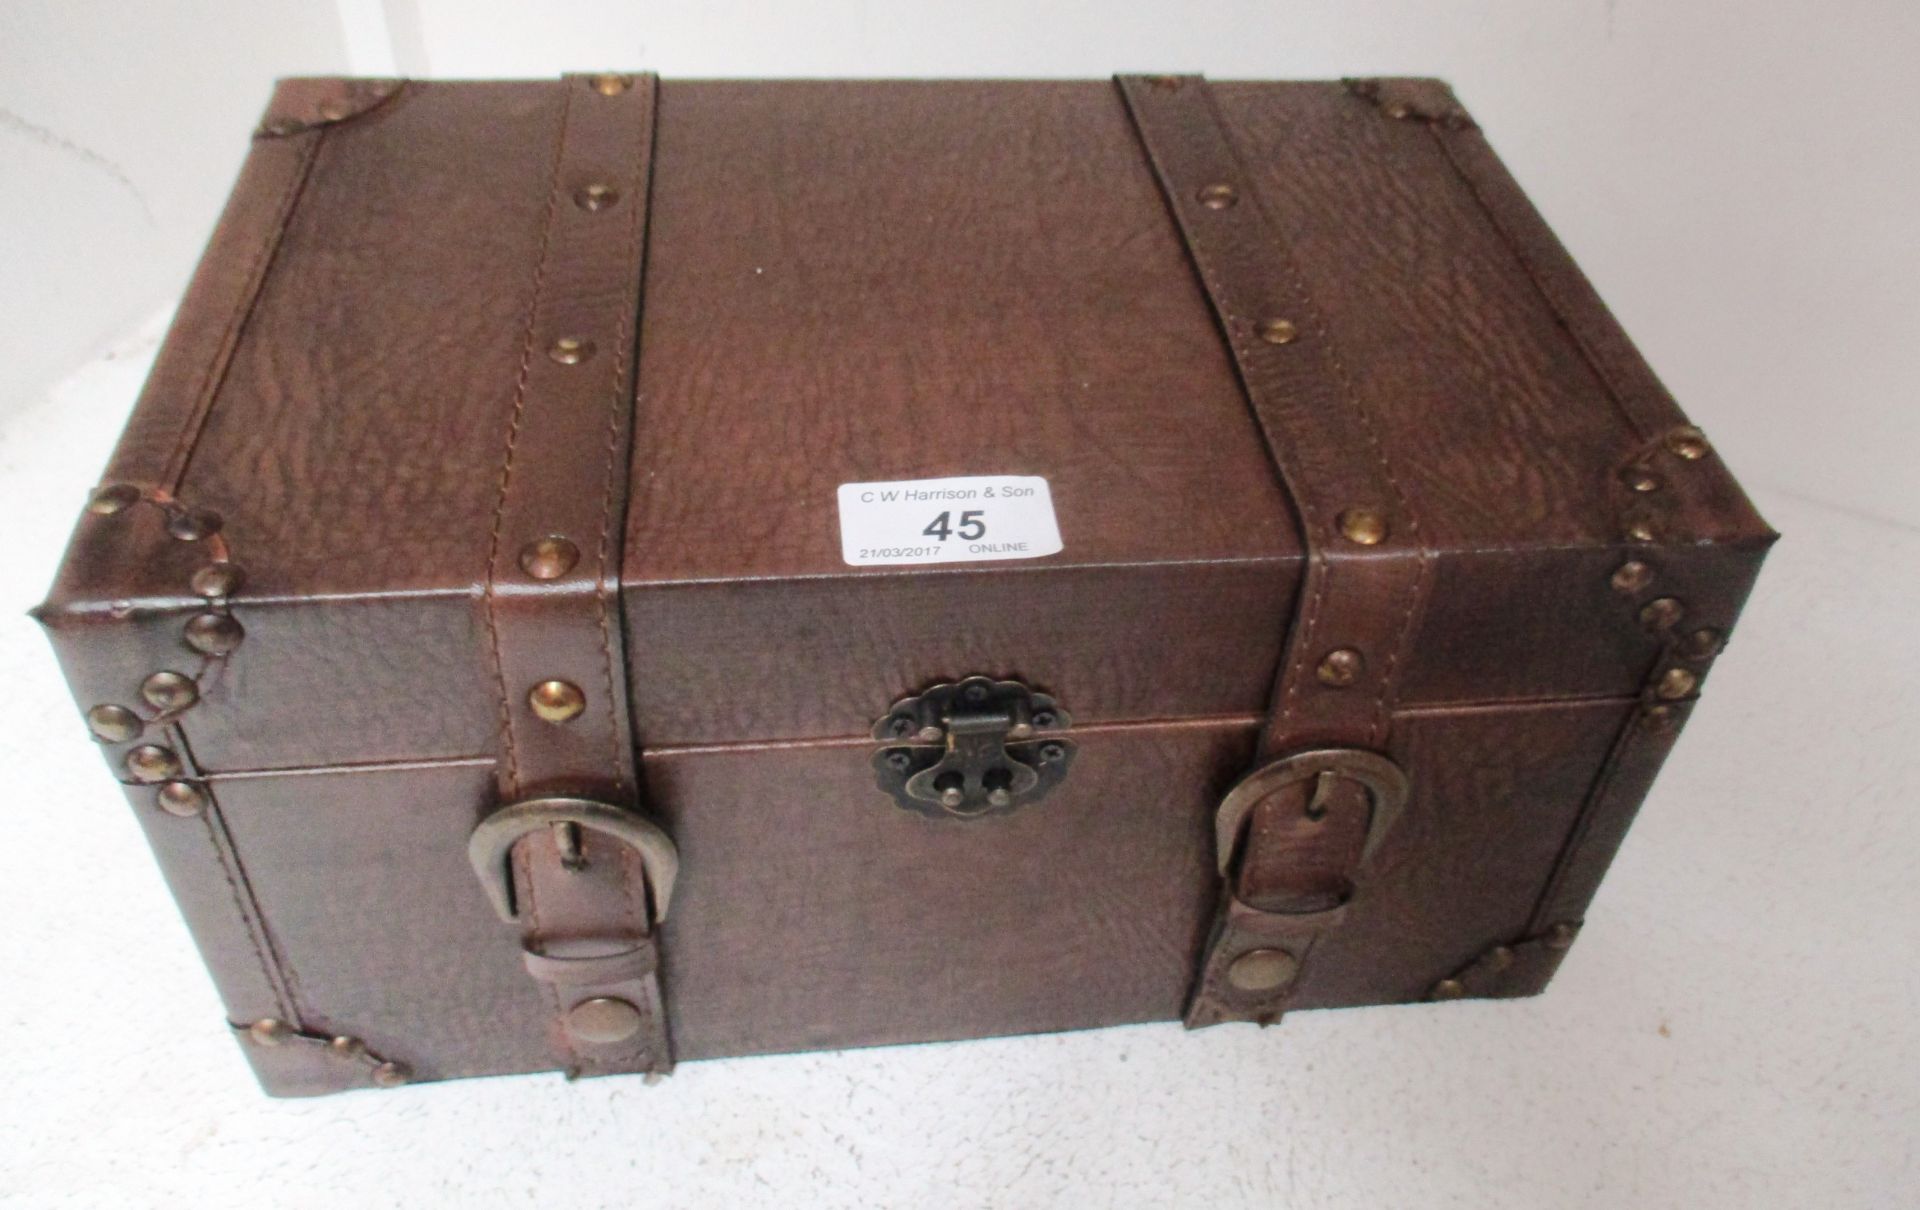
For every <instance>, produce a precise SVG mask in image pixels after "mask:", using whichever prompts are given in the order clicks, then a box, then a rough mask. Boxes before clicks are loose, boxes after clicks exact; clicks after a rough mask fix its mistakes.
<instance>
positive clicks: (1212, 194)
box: [1196, 182, 1240, 210]
mask: <svg viewBox="0 0 1920 1210" xmlns="http://www.w3.org/2000/svg"><path fill="white" fill-rule="evenodd" d="M1196 196H1198V197H1199V199H1200V204H1201V205H1202V206H1205V207H1206V208H1207V209H1209V210H1225V209H1227V208H1228V207H1229V206H1232V205H1233V204H1234V203H1235V202H1237V201H1239V200H1240V191H1239V190H1237V189H1235V188H1234V187H1233V186H1232V185H1228V184H1225V183H1224V182H1222V183H1218V184H1213V185H1208V186H1205V187H1204V188H1202V189H1201V190H1200V192H1199V194H1197V195H1196Z"/></svg>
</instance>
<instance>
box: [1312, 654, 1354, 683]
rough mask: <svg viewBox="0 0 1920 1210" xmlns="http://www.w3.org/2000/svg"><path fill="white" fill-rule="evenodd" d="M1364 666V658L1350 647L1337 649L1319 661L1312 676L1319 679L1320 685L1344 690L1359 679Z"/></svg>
mask: <svg viewBox="0 0 1920 1210" xmlns="http://www.w3.org/2000/svg"><path fill="white" fill-rule="evenodd" d="M1366 666H1367V661H1366V659H1365V657H1363V656H1362V655H1361V654H1360V653H1359V652H1358V651H1355V650H1354V649H1353V648H1351V647H1339V648H1335V649H1334V650H1332V651H1329V652H1327V655H1326V658H1325V659H1323V660H1321V661H1320V667H1318V668H1316V669H1315V670H1314V675H1315V676H1317V677H1319V678H1320V683H1321V684H1322V685H1328V686H1331V687H1332V688H1335V689H1345V688H1347V687H1348V686H1349V685H1351V684H1353V683H1354V682H1355V681H1357V680H1359V679H1360V672H1361V670H1362V669H1364V668H1365V667H1366Z"/></svg>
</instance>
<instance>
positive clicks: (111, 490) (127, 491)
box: [87, 483, 140, 517]
mask: <svg viewBox="0 0 1920 1210" xmlns="http://www.w3.org/2000/svg"><path fill="white" fill-rule="evenodd" d="M138 503H140V489H139V488H137V487H135V486H133V485H132V484H131V483H110V484H108V485H107V486H105V487H103V488H101V489H100V490H99V491H97V492H95V493H93V498H92V499H90V500H88V501H87V511H88V512H90V513H98V514H99V515H100V516H102V517H110V516H112V515H113V514H114V513H117V512H123V511H125V510H127V509H129V508H132V507H133V506H134V505H136V504H138Z"/></svg>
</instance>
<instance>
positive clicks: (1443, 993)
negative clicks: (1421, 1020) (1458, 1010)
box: [1429, 979, 1467, 1000]
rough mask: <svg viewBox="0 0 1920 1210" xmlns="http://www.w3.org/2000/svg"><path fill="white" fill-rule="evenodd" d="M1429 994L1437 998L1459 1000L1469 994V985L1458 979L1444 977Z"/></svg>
mask: <svg viewBox="0 0 1920 1210" xmlns="http://www.w3.org/2000/svg"><path fill="white" fill-rule="evenodd" d="M1429 994H1430V995H1431V996H1432V998H1433V999H1435V1000H1458V999H1459V998H1460V997H1462V996H1464V995H1466V994H1467V985H1466V984H1464V983H1462V982H1460V980H1458V979H1442V980H1440V982H1438V983H1436V984H1434V985H1433V991H1432V992H1430V993H1429Z"/></svg>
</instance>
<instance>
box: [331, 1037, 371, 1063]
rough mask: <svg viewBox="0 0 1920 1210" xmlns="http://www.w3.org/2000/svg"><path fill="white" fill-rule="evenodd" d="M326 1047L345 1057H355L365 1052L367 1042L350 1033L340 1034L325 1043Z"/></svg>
mask: <svg viewBox="0 0 1920 1210" xmlns="http://www.w3.org/2000/svg"><path fill="white" fill-rule="evenodd" d="M327 1049H328V1050H331V1051H332V1052H333V1053H334V1054H337V1055H341V1056H344V1057H345V1058H349V1059H357V1058H359V1057H360V1056H361V1055H364V1054H366V1053H367V1044H366V1043H365V1042H362V1041H361V1040H360V1039H358V1038H356V1037H353V1036H351V1035H350V1034H341V1035H340V1036H339V1037H337V1038H334V1039H332V1040H331V1041H329V1042H328V1043H327Z"/></svg>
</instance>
